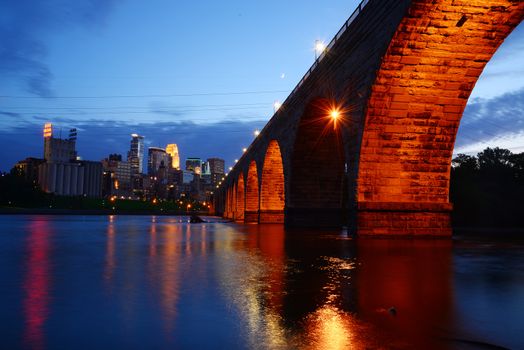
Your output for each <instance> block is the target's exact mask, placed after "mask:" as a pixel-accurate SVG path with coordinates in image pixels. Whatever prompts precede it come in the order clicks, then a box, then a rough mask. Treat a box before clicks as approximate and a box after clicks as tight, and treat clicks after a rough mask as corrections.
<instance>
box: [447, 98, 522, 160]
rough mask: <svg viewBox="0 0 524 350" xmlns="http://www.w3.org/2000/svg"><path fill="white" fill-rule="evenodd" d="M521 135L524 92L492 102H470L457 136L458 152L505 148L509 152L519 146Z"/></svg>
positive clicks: (479, 100)
mask: <svg viewBox="0 0 524 350" xmlns="http://www.w3.org/2000/svg"><path fill="white" fill-rule="evenodd" d="M522 133H524V88H523V89H520V90H518V91H515V92H509V93H505V94H503V95H500V96H497V97H494V98H491V99H484V98H476V99H473V100H472V101H470V103H469V104H468V106H467V107H466V110H465V111H464V116H463V117H462V121H461V125H460V128H459V132H458V135H457V143H456V149H457V150H465V149H471V148H472V147H471V146H472V145H477V146H476V147H477V148H478V147H482V145H484V146H483V147H487V146H488V145H490V144H494V143H497V144H504V145H505V146H506V147H509V148H512V147H514V148H516V147H520V146H522V144H518V142H522V139H521V137H520V136H519V135H521V134H522Z"/></svg>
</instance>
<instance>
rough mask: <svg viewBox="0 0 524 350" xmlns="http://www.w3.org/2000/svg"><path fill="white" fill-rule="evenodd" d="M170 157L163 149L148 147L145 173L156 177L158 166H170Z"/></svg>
mask: <svg viewBox="0 0 524 350" xmlns="http://www.w3.org/2000/svg"><path fill="white" fill-rule="evenodd" d="M170 158H171V157H170V156H169V154H167V153H166V151H165V150H164V149H163V148H159V147H149V149H148V160H147V173H148V174H149V175H156V174H157V172H158V169H160V166H161V165H163V166H164V167H166V168H167V167H168V166H169V165H170V164H171V159H170Z"/></svg>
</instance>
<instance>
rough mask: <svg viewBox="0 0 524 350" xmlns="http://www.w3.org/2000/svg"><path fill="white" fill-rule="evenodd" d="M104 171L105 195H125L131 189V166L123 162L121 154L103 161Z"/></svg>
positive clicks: (113, 155) (110, 156)
mask: <svg viewBox="0 0 524 350" xmlns="http://www.w3.org/2000/svg"><path fill="white" fill-rule="evenodd" d="M102 167H103V169H104V185H105V186H104V194H105V195H110V194H114V195H118V196H121V195H125V196H128V195H129V193H128V191H129V190H130V189H131V164H130V163H129V162H125V161H122V156H121V155H120V154H110V155H109V157H108V158H106V159H104V160H102Z"/></svg>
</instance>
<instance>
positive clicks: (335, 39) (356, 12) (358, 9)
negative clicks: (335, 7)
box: [283, 0, 369, 104]
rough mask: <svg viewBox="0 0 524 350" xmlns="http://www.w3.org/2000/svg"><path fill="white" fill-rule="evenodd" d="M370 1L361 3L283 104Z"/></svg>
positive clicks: (365, 0) (364, 0)
mask: <svg viewBox="0 0 524 350" xmlns="http://www.w3.org/2000/svg"><path fill="white" fill-rule="evenodd" d="M368 2H369V0H362V1H361V2H360V4H358V6H357V8H356V9H355V11H353V13H352V14H351V16H349V18H348V19H347V21H346V22H344V24H343V25H342V27H341V28H340V29H339V31H338V32H337V34H336V35H335V36H334V37H333V39H331V41H330V42H329V44H328V45H327V46H326V48H325V49H324V51H322V53H321V54H320V55H319V56H318V58H317V59H316V60H315V62H313V64H312V65H311V67H309V69H308V71H307V72H306V74H304V76H303V77H302V79H300V81H299V82H298V84H297V85H296V86H295V88H294V89H293V91H291V93H290V94H289V95H288V97H287V98H286V100H285V101H284V103H283V104H285V103H286V101H287V100H289V99H291V98H292V97H293V95H294V94H295V92H296V91H297V90H298V89H299V88H300V87H301V86H302V84H304V82H305V81H306V80H307V78H309V76H310V75H311V73H312V72H313V71H314V70H315V68H316V67H317V66H318V64H319V63H320V61H322V59H323V58H324V57H325V56H326V54H327V53H328V51H329V50H330V49H331V48H333V46H334V45H335V43H336V42H337V41H338V40H339V39H340V37H341V36H342V34H344V32H345V31H346V29H348V28H349V26H350V24H351V23H353V21H354V20H355V19H356V18H357V17H358V15H359V14H360V12H362V9H363V8H364V7H365V6H366V5H367V4H368Z"/></svg>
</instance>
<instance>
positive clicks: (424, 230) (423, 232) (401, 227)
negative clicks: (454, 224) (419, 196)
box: [356, 202, 452, 237]
mask: <svg viewBox="0 0 524 350" xmlns="http://www.w3.org/2000/svg"><path fill="white" fill-rule="evenodd" d="M451 209H452V205H451V203H416V202H398V203H395V202H382V203H380V202H359V203H358V209H357V218H356V223H357V226H356V233H357V235H359V236H368V235H372V236H380V235H388V236H392V235H393V236H394V235H402V236H434V237H436V236H440V237H450V236H451V233H452V228H451Z"/></svg>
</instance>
